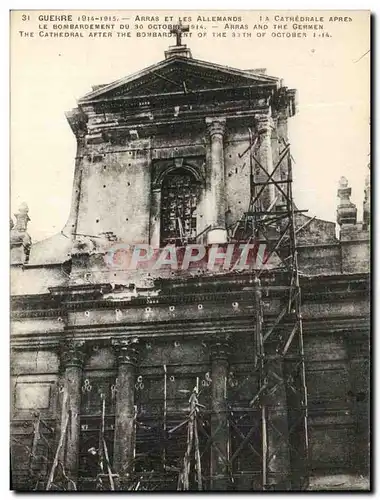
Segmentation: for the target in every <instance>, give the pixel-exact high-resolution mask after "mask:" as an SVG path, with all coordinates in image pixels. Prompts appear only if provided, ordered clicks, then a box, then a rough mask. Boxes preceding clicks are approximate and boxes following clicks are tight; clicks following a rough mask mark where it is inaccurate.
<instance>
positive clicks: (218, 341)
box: [209, 334, 231, 361]
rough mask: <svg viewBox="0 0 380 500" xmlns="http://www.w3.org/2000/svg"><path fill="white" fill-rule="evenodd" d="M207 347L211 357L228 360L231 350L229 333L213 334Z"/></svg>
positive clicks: (214, 359)
mask: <svg viewBox="0 0 380 500" xmlns="http://www.w3.org/2000/svg"><path fill="white" fill-rule="evenodd" d="M209 349H210V355H211V359H212V360H213V361H216V360H226V361H227V360H228V357H229V354H230V350H231V337H230V335H229V334H226V335H215V336H213V337H212V338H211V339H210V340H209Z"/></svg>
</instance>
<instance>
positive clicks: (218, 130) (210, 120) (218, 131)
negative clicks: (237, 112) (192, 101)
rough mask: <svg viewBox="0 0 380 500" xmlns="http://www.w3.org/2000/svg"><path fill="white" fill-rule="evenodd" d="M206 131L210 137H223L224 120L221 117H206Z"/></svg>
mask: <svg viewBox="0 0 380 500" xmlns="http://www.w3.org/2000/svg"><path fill="white" fill-rule="evenodd" d="M205 121H206V126H207V131H208V133H209V134H210V137H213V136H214V135H221V136H223V135H224V132H225V130H226V119H225V118H223V117H211V116H210V117H206V120H205Z"/></svg>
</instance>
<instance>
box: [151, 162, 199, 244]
mask: <svg viewBox="0 0 380 500" xmlns="http://www.w3.org/2000/svg"><path fill="white" fill-rule="evenodd" d="M197 203H198V183H197V180H196V179H195V177H194V175H193V174H192V173H191V172H190V171H189V170H187V169H186V168H176V169H174V170H171V171H169V172H168V173H167V174H166V175H165V177H164V179H163V181H162V190H161V224H160V226H161V238H160V239H161V242H160V243H161V246H165V245H168V244H175V245H177V246H183V245H186V244H188V243H194V242H195V237H196V235H197V216H196V209H197Z"/></svg>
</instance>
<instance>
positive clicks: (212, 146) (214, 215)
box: [206, 117, 227, 244]
mask: <svg viewBox="0 0 380 500" xmlns="http://www.w3.org/2000/svg"><path fill="white" fill-rule="evenodd" d="M206 125H207V131H208V134H209V136H210V143H209V150H208V157H209V158H208V159H209V164H208V168H209V172H208V177H209V182H208V192H207V193H206V207H207V216H208V221H209V224H211V230H210V231H209V232H208V238H207V240H208V241H207V242H208V243H209V244H212V243H226V241H227V230H226V189H225V170H224V150H223V136H224V131H225V127H226V119H225V118H219V117H218V118H206Z"/></svg>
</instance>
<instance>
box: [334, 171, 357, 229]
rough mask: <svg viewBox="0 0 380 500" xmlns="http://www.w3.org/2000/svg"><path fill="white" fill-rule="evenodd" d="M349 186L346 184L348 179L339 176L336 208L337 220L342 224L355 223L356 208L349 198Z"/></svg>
mask: <svg viewBox="0 0 380 500" xmlns="http://www.w3.org/2000/svg"><path fill="white" fill-rule="evenodd" d="M350 197H351V188H350V187H349V186H348V180H347V179H346V178H345V177H341V178H340V180H339V189H338V198H339V199H340V203H339V205H338V209H337V222H338V224H339V225H342V224H356V217H357V208H356V205H355V204H354V203H352V202H351V200H350Z"/></svg>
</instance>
